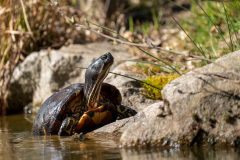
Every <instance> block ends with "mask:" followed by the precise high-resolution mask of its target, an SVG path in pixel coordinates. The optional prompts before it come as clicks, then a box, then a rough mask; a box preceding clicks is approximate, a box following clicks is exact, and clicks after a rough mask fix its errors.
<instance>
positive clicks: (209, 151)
mask: <svg viewBox="0 0 240 160" xmlns="http://www.w3.org/2000/svg"><path fill="white" fill-rule="evenodd" d="M26 118H27V117H26V116H25V115H24V114H20V115H13V116H7V117H5V118H3V117H1V121H0V122H1V128H0V160H2V159H3V160H4V159H7V160H9V159H14V160H15V159H21V160H25V159H27V160H31V159H34V160H38V159H41V160H42V159H47V160H49V159H57V160H61V159H69V160H73V159H88V160H91V159H94V160H98V159H99V160H104V159H106V160H113V159H116V160H117V159H131V160H154V159H163V160H164V159H166V160H169V159H175V160H178V159H179V160H182V159H184V160H185V159H194V160H195V159H196V160H198V159H202V160H204V159H216V160H221V159H222V160H227V159H230V160H231V159H239V158H240V149H239V148H214V147H201V148H199V147H191V148H181V149H180V148H172V149H160V148H153V149H122V148H119V147H118V143H117V142H116V141H113V140H111V139H108V140H106V139H104V140H101V139H89V140H85V141H84V142H78V141H74V140H73V139H72V138H71V137H58V136H32V134H31V127H32V122H31V120H26Z"/></svg>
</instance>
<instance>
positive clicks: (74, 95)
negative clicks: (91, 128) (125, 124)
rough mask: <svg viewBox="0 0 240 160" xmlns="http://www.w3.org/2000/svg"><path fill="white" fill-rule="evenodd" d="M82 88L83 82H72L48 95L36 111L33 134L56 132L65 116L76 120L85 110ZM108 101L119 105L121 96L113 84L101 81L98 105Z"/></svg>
mask: <svg viewBox="0 0 240 160" xmlns="http://www.w3.org/2000/svg"><path fill="white" fill-rule="evenodd" d="M83 88H84V84H80V83H77V84H73V85H71V86H69V87H66V88H64V89H62V90H60V91H59V92H56V93H55V94H53V95H52V96H51V97H49V98H48V99H47V100H46V101H45V102H44V103H43V104H42V106H41V108H40V110H39V111H38V114H37V116H36V118H35V121H34V124H33V128H32V131H33V134H37V135H42V134H50V135H51V134H58V131H59V129H60V127H61V124H62V121H63V120H64V119H65V118H66V117H74V118H75V119H76V120H77V121H78V120H79V119H80V118H81V116H82V115H83V113H84V112H85V111H87V107H86V102H85V99H84V92H83ZM109 101H111V102H112V103H113V104H116V105H120V104H121V101H122V97H121V94H120V92H119V90H118V89H117V88H116V87H115V86H113V85H110V84H107V83H103V84H102V89H101V92H100V98H99V105H103V104H104V103H106V102H109Z"/></svg>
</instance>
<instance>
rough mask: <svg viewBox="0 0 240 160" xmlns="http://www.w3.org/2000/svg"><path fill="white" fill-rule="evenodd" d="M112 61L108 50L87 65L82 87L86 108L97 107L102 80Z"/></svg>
mask: <svg viewBox="0 0 240 160" xmlns="http://www.w3.org/2000/svg"><path fill="white" fill-rule="evenodd" d="M113 61H114V58H113V56H112V55H111V53H109V52H108V53H106V54H104V55H102V56H101V57H99V58H98V59H97V60H95V61H94V62H93V63H92V64H90V65H89V66H88V68H87V70H86V73H85V87H84V95H85V97H86V100H87V106H88V109H91V108H97V105H98V99H99V94H100V91H101V87H102V82H103V80H104V79H105V78H106V76H107V75H108V72H109V70H110V67H111V65H112V64H113ZM89 107H90V108H89Z"/></svg>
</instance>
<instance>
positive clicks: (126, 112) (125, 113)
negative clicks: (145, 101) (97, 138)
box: [116, 105, 137, 120]
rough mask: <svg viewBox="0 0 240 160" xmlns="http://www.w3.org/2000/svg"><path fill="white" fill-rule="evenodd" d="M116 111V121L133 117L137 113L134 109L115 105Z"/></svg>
mask: <svg viewBox="0 0 240 160" xmlns="http://www.w3.org/2000/svg"><path fill="white" fill-rule="evenodd" d="M116 108H117V111H118V118H117V119H118V120H120V119H124V118H128V117H132V116H135V115H136V114H137V112H136V111H135V110H134V109H131V108H129V107H127V106H123V105H116Z"/></svg>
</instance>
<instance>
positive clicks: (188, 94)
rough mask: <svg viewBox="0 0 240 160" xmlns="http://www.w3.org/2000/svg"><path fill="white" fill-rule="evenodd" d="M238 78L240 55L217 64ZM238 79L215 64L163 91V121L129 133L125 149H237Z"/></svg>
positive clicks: (231, 55) (239, 130)
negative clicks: (145, 147)
mask: <svg viewBox="0 0 240 160" xmlns="http://www.w3.org/2000/svg"><path fill="white" fill-rule="evenodd" d="M216 62H217V63H218V64H221V65H223V66H225V67H227V68H230V69H231V70H234V71H235V72H237V73H239V72H240V63H239V62H240V51H236V52H234V53H229V54H228V55H226V56H224V57H222V58H219V59H218V60H217V61H216ZM239 82H240V77H239V76H237V75H235V74H232V73H230V72H229V71H226V70H225V69H223V68H221V67H219V66H218V65H216V64H209V65H206V66H204V67H202V68H198V69H195V70H193V71H191V72H189V73H187V74H185V75H183V76H181V77H179V78H177V79H175V80H173V81H172V82H170V83H168V84H167V85H166V86H165V87H164V88H163V90H162V96H163V101H164V105H163V106H162V107H161V109H162V110H168V111H167V112H166V114H165V115H164V116H156V117H154V118H150V119H149V118H143V119H142V120H141V121H138V122H134V123H132V124H131V125H130V126H129V127H128V128H126V129H125V130H124V131H123V133H122V135H121V137H120V145H121V146H126V147H128V146H156V145H157V146H161V147H169V146H171V147H179V146H185V145H187V146H188V145H203V144H209V145H221V144H224V145H225V144H228V145H233V146H239V144H240V143H239V137H240V119H239V118H240V96H239V95H240V83H239Z"/></svg>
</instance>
